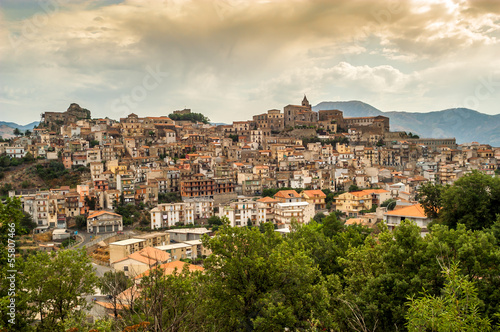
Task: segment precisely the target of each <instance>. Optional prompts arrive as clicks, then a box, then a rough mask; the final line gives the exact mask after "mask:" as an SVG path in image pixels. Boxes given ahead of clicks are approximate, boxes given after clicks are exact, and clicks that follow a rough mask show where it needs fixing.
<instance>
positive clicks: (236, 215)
mask: <svg viewBox="0 0 500 332" xmlns="http://www.w3.org/2000/svg"><path fill="white" fill-rule="evenodd" d="M219 217H226V218H227V219H228V220H229V224H230V225H231V227H243V226H247V225H248V222H250V223H251V224H252V225H253V226H258V225H260V224H261V223H264V222H266V208H265V207H264V206H262V205H260V204H258V202H257V201H254V200H252V199H251V198H246V197H240V198H238V200H237V201H236V202H231V203H230V204H229V205H226V206H220V207H219Z"/></svg>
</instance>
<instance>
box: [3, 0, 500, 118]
mask: <svg viewBox="0 0 500 332" xmlns="http://www.w3.org/2000/svg"><path fill="white" fill-rule="evenodd" d="M499 36H500V1H498V0H414V1H410V0H377V1H375V0H327V1H319V0H318V1H306V0H282V1H278V0H276V1H270V0H269V1H258V0H252V1H250V0H249V1H245V0H207V1H204V0H192V1H189V0H124V1H118V0H116V1H112V0H81V1H72V0H39V1H35V0H33V1H27V0H1V1H0V120H3V121H14V122H17V123H19V124H26V123H28V122H31V121H37V120H39V119H40V113H42V112H44V111H65V110H66V109H67V108H68V106H69V104H70V103H73V102H75V103H78V104H80V106H82V107H85V108H87V109H90V110H91V112H92V116H93V117H104V116H109V117H110V118H115V119H118V118H120V117H123V116H126V115H127V114H129V113H132V112H134V113H136V114H138V115H140V116H146V115H156V116H158V115H167V114H169V113H171V112H172V111H173V110H176V109H183V108H191V109H192V110H193V111H195V112H201V113H203V114H205V115H207V116H208V117H209V118H210V119H211V120H212V121H215V122H230V121H232V120H245V119H249V118H250V117H251V115H254V114H258V113H262V112H265V111H266V110H268V109H272V108H278V109H282V108H283V106H285V105H287V104H297V103H300V101H301V100H302V97H303V95H304V94H306V95H307V97H308V99H309V101H310V102H311V103H312V104H313V105H315V104H317V103H319V102H321V101H341V100H361V101H364V102H366V103H369V104H371V105H373V106H375V107H377V108H379V109H381V110H383V111H391V110H401V111H412V112H427V111H436V110H441V109H446V108H453V107H468V108H473V109H476V110H478V111H480V112H483V113H488V114H497V113H500V109H499V106H498V105H499V104H500V103H499V102H500V39H499Z"/></svg>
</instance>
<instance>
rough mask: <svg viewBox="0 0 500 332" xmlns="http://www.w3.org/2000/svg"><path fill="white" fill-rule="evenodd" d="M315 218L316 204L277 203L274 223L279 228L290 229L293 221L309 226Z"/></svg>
mask: <svg viewBox="0 0 500 332" xmlns="http://www.w3.org/2000/svg"><path fill="white" fill-rule="evenodd" d="M313 217H314V204H309V203H307V202H291V203H276V205H275V206H274V222H275V224H277V225H278V228H283V227H288V226H289V225H290V224H291V223H292V220H295V221H297V222H298V223H301V224H302V223H304V224H307V223H309V221H311V218H313Z"/></svg>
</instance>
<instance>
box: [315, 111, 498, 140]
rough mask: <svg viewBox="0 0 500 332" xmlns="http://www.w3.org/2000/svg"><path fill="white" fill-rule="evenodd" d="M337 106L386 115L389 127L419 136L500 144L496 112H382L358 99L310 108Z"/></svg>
mask: <svg viewBox="0 0 500 332" xmlns="http://www.w3.org/2000/svg"><path fill="white" fill-rule="evenodd" d="M328 109H338V110H341V111H343V112H344V116H346V117H358V116H377V115H383V116H387V117H388V118H389V119H390V124H391V131H400V130H404V131H407V132H412V133H414V134H415V133H416V134H418V135H420V137H432V138H446V137H455V138H456V139H457V143H459V144H461V143H466V142H472V141H476V142H480V143H486V144H490V145H492V146H500V114H497V115H488V114H483V113H479V112H477V111H474V110H471V109H468V108H452V109H446V110H442V111H436V112H428V113H414V112H382V111H380V110H378V109H376V108H375V107H373V106H371V105H368V104H366V103H363V102H361V101H345V102H322V103H319V104H318V105H316V106H314V107H313V110H315V111H319V110H328Z"/></svg>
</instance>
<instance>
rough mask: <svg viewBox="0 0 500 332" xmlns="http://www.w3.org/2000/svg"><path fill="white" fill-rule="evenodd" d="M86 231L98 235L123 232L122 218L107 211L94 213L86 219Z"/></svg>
mask: <svg viewBox="0 0 500 332" xmlns="http://www.w3.org/2000/svg"><path fill="white" fill-rule="evenodd" d="M87 231H88V232H89V233H94V234H99V233H108V232H118V231H123V217H122V216H121V215H119V214H116V213H113V212H109V211H94V212H91V213H89V216H88V217H87Z"/></svg>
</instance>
